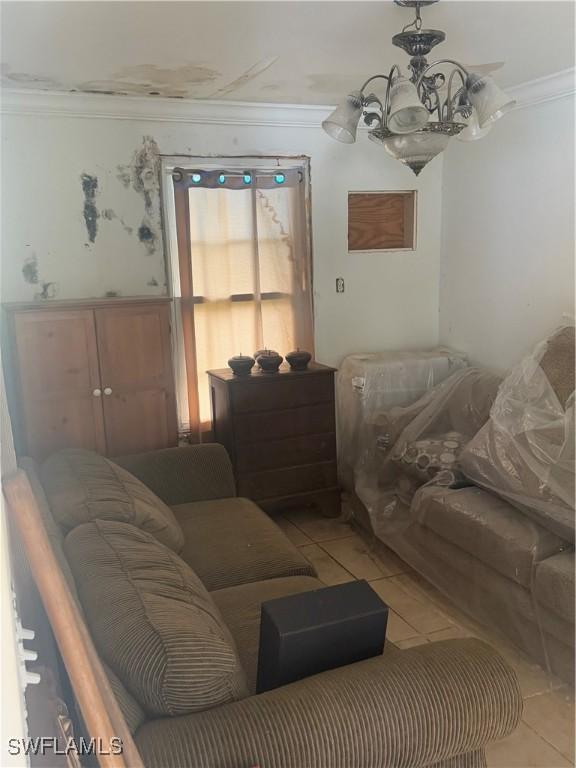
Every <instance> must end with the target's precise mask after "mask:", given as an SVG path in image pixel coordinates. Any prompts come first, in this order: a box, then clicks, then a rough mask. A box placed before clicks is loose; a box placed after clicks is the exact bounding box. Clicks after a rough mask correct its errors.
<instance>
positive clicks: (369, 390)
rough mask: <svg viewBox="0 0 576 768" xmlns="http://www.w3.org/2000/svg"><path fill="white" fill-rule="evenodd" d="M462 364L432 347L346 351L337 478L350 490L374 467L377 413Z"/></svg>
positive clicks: (455, 355) (340, 381)
mask: <svg viewBox="0 0 576 768" xmlns="http://www.w3.org/2000/svg"><path fill="white" fill-rule="evenodd" d="M466 365H467V362H466V357H465V355H462V354H461V353H459V352H455V351H453V350H450V349H447V348H445V347H438V348H435V349H431V350H422V351H412V352H383V353H379V354H362V355H360V354H359V355H349V356H348V357H347V358H345V360H344V361H343V363H342V365H341V366H340V369H339V371H338V376H337V402H338V466H339V473H340V482H341V483H342V485H343V487H344V488H345V489H346V490H348V491H354V489H355V487H356V485H357V484H358V482H360V483H361V482H362V479H361V478H362V477H364V476H365V475H366V473H368V474H373V473H374V472H375V471H376V469H377V468H376V466H375V464H374V459H375V455H374V454H375V450H374V448H375V439H376V437H378V435H379V434H380V427H379V424H378V421H377V419H378V417H379V415H380V414H381V413H382V412H385V411H388V410H389V409H390V408H393V407H400V406H407V405H409V404H411V403H413V402H415V401H416V400H418V399H419V398H421V397H422V395H424V394H425V393H426V392H428V391H429V390H431V389H433V388H434V387H435V386H437V385H438V384H439V383H440V382H442V381H444V379H446V378H447V377H448V376H450V375H451V374H452V373H453V372H454V371H455V370H459V369H461V368H463V367H465V366H466Z"/></svg>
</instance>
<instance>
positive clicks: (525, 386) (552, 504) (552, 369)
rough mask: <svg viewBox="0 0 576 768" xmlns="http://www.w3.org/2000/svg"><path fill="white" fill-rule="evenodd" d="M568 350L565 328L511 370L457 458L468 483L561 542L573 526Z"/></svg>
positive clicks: (570, 536) (570, 333)
mask: <svg viewBox="0 0 576 768" xmlns="http://www.w3.org/2000/svg"><path fill="white" fill-rule="evenodd" d="M573 347H574V329H573V328H564V329H562V330H561V331H559V332H557V333H555V334H553V335H552V336H551V337H550V338H548V339H546V340H545V341H544V342H542V343H541V344H539V345H538V346H537V347H536V349H535V350H534V352H533V353H532V354H531V355H529V356H527V357H526V358H524V359H523V360H522V361H521V362H520V363H519V364H518V365H516V366H515V367H514V368H513V369H512V370H511V371H510V373H509V374H508V376H507V377H506V379H505V380H504V381H503V382H502V385H501V387H500V389H499V391H498V395H497V397H496V400H495V402H494V405H493V407H492V411H491V413H490V419H489V420H488V421H487V422H486V424H485V425H484V426H483V427H482V429H480V430H479V432H478V433H477V434H476V435H475V437H474V438H473V439H472V440H471V441H470V442H469V443H468V445H467V446H466V448H465V450H464V451H463V452H462V456H461V465H462V469H463V471H464V473H465V474H466V476H467V477H469V478H470V479H471V480H473V482H474V483H476V484H477V485H479V486H481V487H483V488H486V489H487V490H489V491H491V492H492V493H496V494H498V495H499V496H501V497H502V498H504V499H506V500H507V501H509V502H510V503H511V504H513V505H514V506H515V507H517V508H518V509H520V510H521V511H522V512H524V513H525V514H527V515H528V516H530V517H532V518H533V519H534V520H536V521H537V522H538V523H539V524H540V525H542V526H544V527H545V528H548V529H549V530H551V531H553V532H554V533H556V534H557V535H558V536H561V537H562V538H564V539H567V540H568V541H574V522H575V521H574V397H573V394H572V393H573V391H574V349H573ZM570 390H571V394H568V393H569V391H570Z"/></svg>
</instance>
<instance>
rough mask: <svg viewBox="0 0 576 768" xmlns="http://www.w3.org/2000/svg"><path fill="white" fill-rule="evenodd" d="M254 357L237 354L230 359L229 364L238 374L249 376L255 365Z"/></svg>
mask: <svg viewBox="0 0 576 768" xmlns="http://www.w3.org/2000/svg"><path fill="white" fill-rule="evenodd" d="M254 362H255V361H254V358H253V357H248V356H247V355H235V356H234V357H231V358H230V360H228V365H229V366H230V368H232V370H233V371H234V374H235V375H236V376H248V375H249V373H250V371H251V370H252V368H253V367H254Z"/></svg>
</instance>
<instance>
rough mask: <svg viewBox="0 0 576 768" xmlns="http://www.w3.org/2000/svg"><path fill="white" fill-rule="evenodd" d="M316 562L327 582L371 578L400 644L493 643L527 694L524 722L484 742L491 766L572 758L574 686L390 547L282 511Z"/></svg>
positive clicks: (541, 767) (555, 763) (544, 764)
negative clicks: (475, 617)
mask: <svg viewBox="0 0 576 768" xmlns="http://www.w3.org/2000/svg"><path fill="white" fill-rule="evenodd" d="M277 522H278V523H279V525H280V526H281V527H282V529H283V530H284V532H285V533H286V535H287V536H288V537H289V538H290V539H291V540H292V541H293V542H294V544H295V545H296V546H298V547H300V550H301V552H302V553H303V554H304V556H305V557H306V558H308V560H310V562H311V563H312V564H313V565H314V567H315V568H316V570H317V571H318V575H319V578H320V580H321V581H323V582H324V584H327V585H332V584H342V583H344V582H346V581H352V580H353V579H366V580H367V581H369V582H370V583H371V585H372V587H373V588H374V589H375V590H376V592H378V594H379V595H380V596H381V597H382V599H383V600H384V601H385V602H386V603H387V604H388V606H389V607H390V614H389V619H388V631H387V635H388V637H389V638H390V640H391V641H392V642H393V643H395V644H396V645H398V646H399V647H400V648H410V647H411V646H414V645H420V644H422V643H428V642H434V641H435V640H447V639H450V638H458V637H479V638H481V639H482V640H484V641H486V642H488V643H490V644H491V645H493V646H494V647H495V648H496V649H497V650H498V651H499V652H500V653H501V654H502V655H503V656H504V657H505V658H506V659H507V661H508V662H509V663H510V664H511V666H512V667H513V668H514V670H515V671H516V674H517V675H518V680H519V682H520V687H521V689H522V693H523V696H524V713H523V716H522V722H521V723H520V726H519V728H518V729H517V730H516V731H515V732H514V733H513V734H512V735H511V736H509V737H508V738H507V739H504V740H503V741H500V742H498V743H497V744H493V745H491V746H490V747H489V748H488V749H487V760H488V766H489V768H563V767H564V766H568V767H569V766H574V720H575V718H574V691H573V689H571V688H570V687H568V686H567V685H565V684H564V683H563V682H562V681H560V680H558V679H557V678H553V677H550V676H548V675H547V674H546V672H545V671H544V670H543V669H542V668H541V667H540V666H539V665H538V664H536V663H535V662H533V661H532V660H531V659H530V658H528V657H527V656H525V655H524V654H523V653H521V652H520V651H519V650H517V649H516V648H514V647H513V646H512V645H509V644H507V643H506V642H505V641H504V640H503V639H502V638H500V637H497V636H496V635H495V634H494V633H491V632H490V631H488V630H486V629H485V628H484V627H481V626H480V625H478V624H476V623H475V622H473V621H471V620H470V619H469V618H468V617H467V616H466V615H465V614H464V613H462V612H461V611H459V610H458V608H456V607H455V606H454V605H452V603H450V602H449V601H448V600H447V599H446V598H445V597H444V596H443V595H442V594H440V592H438V590H436V589H435V588H434V587H433V586H432V585H431V584H430V583H428V582H427V581H426V580H425V579H423V578H422V577H421V576H420V575H419V574H417V573H416V572H415V571H413V570H412V569H411V568H410V567H409V566H408V565H407V564H406V563H405V562H403V561H402V560H400V559H399V558H398V557H397V556H396V555H395V554H394V553H393V552H392V551H391V550H389V549H386V547H381V546H379V547H378V554H376V553H375V551H374V550H373V549H372V547H371V546H370V545H369V544H368V543H366V541H365V540H364V538H363V537H362V536H360V535H359V533H358V532H356V530H355V529H354V528H353V527H352V525H351V524H350V523H348V522H343V521H342V520H335V519H329V518H324V517H320V516H318V514H316V513H315V512H313V511H311V510H297V511H292V512H287V513H286V514H285V516H284V517H281V518H279V519H278V518H277Z"/></svg>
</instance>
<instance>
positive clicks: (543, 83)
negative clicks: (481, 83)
mask: <svg viewBox="0 0 576 768" xmlns="http://www.w3.org/2000/svg"><path fill="white" fill-rule="evenodd" d="M505 90H506V93H509V94H510V95H511V96H512V97H513V98H515V99H516V107H515V108H516V109H524V108H526V107H534V106H536V105H537V104H543V103H544V102H546V101H556V100H557V99H564V98H565V97H566V96H573V95H574V93H576V69H574V68H573V67H572V68H570V69H563V70H561V71H560V72H555V73H554V74H553V75H547V76H546V77H539V78H537V79H536V80H529V81H528V82H526V83H520V85H514V86H512V87H511V88H506V89H505Z"/></svg>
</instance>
